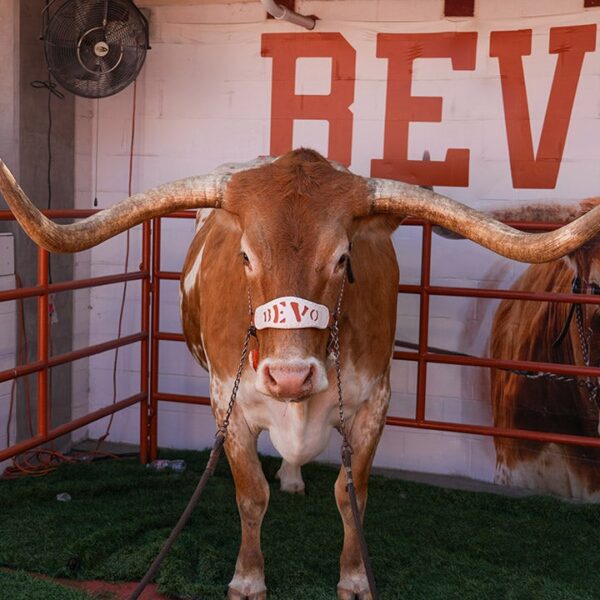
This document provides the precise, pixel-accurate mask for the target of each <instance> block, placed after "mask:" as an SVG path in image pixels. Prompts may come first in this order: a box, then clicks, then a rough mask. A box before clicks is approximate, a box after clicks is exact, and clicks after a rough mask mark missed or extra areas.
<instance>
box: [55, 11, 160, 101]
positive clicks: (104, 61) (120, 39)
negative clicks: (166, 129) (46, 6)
mask: <svg viewBox="0 0 600 600" xmlns="http://www.w3.org/2000/svg"><path fill="white" fill-rule="evenodd" d="M105 13H106V22H104V18H105ZM148 37H149V36H148V21H147V20H146V17H145V16H144V15H143V14H142V13H141V12H140V10H139V9H138V8H137V6H136V5H135V4H134V3H133V2H132V1H131V0H67V1H66V2H64V3H63V4H62V5H61V6H60V7H59V8H58V9H57V10H56V12H55V13H54V14H53V15H52V17H50V19H49V22H48V24H47V27H46V30H45V32H44V36H43V38H44V48H45V53H46V62H47V64H48V68H49V70H50V72H51V74H52V75H53V77H54V78H55V79H56V81H57V82H58V83H59V84H60V85H61V86H62V87H64V88H65V89H67V90H68V91H70V92H72V93H73V94H76V95H78V96H83V97H86V98H104V97H107V96H112V95H113V94H116V93H118V92H120V91H121V90H123V89H125V88H126V87H127V86H128V85H129V84H130V83H131V82H132V81H133V80H134V79H135V78H136V77H137V76H138V74H139V72H140V70H141V68H142V66H143V64H144V60H145V58H146V50H147V49H148V48H149V45H148ZM103 44H105V46H104V47H103V46H102V45H103Z"/></svg>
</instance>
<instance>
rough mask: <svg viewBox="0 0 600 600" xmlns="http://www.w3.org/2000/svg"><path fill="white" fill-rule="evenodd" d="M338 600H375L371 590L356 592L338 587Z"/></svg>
mask: <svg viewBox="0 0 600 600" xmlns="http://www.w3.org/2000/svg"><path fill="white" fill-rule="evenodd" d="M337 597H338V600H373V596H371V592H370V591H369V590H361V591H360V592H355V591H354V590H346V589H344V588H342V587H339V586H338V589H337Z"/></svg>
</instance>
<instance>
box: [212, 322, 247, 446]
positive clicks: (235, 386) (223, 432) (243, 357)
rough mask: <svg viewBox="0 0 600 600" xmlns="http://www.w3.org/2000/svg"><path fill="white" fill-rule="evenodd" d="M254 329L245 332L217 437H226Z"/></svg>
mask: <svg viewBox="0 0 600 600" xmlns="http://www.w3.org/2000/svg"><path fill="white" fill-rule="evenodd" d="M254 333H255V329H254V325H250V326H249V327H248V330H247V331H246V339H245V340H244V345H243V346H242V355H241V357H240V364H239V366H238V370H237V374H236V376H235V381H234V383H233V389H232V390H231V397H230V399H229V405H228V406H227V411H226V412H225V418H224V419H223V423H222V424H221V426H220V427H219V429H218V430H217V435H219V434H221V435H222V436H223V437H225V436H226V435H227V429H228V428H229V421H230V419H231V413H232V412H233V406H234V404H235V399H236V397H237V393H238V389H239V387H240V381H241V379H242V372H243V370H244V364H245V362H246V356H247V355H248V344H249V343H250V338H251V337H252V336H253V335H254Z"/></svg>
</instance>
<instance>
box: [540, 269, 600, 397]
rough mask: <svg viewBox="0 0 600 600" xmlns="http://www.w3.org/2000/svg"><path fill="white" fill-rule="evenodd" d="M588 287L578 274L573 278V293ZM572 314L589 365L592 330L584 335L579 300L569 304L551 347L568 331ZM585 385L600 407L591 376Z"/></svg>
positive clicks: (582, 350)
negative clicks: (564, 318)
mask: <svg viewBox="0 0 600 600" xmlns="http://www.w3.org/2000/svg"><path fill="white" fill-rule="evenodd" d="M588 287H590V286H589V284H588V283H587V282H586V283H585V285H582V280H581V278H580V277H579V275H577V276H575V277H574V278H573V282H572V285H571V289H572V291H573V293H574V294H582V293H583V292H584V290H587V288H588ZM592 289H593V288H592ZM596 293H600V290H598V292H596V290H594V294H596ZM573 315H575V324H576V326H577V337H578V338H579V347H580V350H581V355H582V357H583V362H584V364H585V366H586V367H589V366H590V362H591V352H590V350H591V344H590V340H591V336H592V331H591V330H588V332H587V335H586V332H585V326H584V321H583V309H582V307H581V303H580V302H574V303H573V304H571V308H570V309H569V312H568V314H567V318H566V320H565V324H564V325H563V327H562V329H561V331H560V333H559V334H558V337H557V338H556V339H555V340H554V342H553V343H552V347H553V348H557V347H558V346H560V344H561V343H562V342H563V340H564V339H565V337H566V335H567V333H568V331H569V328H570V327H571V322H572V321H573ZM596 381H597V378H596ZM585 387H586V388H587V390H588V393H589V395H590V399H591V400H592V401H593V402H594V404H595V405H596V406H597V407H598V409H600V388H599V387H598V384H597V383H594V381H593V380H592V378H591V377H588V378H587V379H586V381H585Z"/></svg>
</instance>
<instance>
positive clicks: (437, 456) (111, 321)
mask: <svg viewBox="0 0 600 600" xmlns="http://www.w3.org/2000/svg"><path fill="white" fill-rule="evenodd" d="M139 4H141V5H143V4H144V3H143V2H140V3H139ZM442 6H443V2H441V0H430V1H428V2H418V3H417V2H411V3H405V2H397V1H395V0H377V1H375V0H369V2H367V1H366V0H345V1H341V0H328V1H327V2H324V1H314V0H302V1H301V2H300V3H299V4H298V5H297V7H298V10H300V11H302V12H306V13H315V14H318V15H319V16H320V17H321V19H322V20H321V21H320V22H319V30H321V31H340V32H341V33H343V35H344V36H345V37H346V39H347V40H348V41H349V43H350V44H351V45H352V46H353V47H354V48H356V49H357V82H356V94H355V102H354V105H353V107H352V110H353V113H354V118H355V120H354V145H353V155H352V158H353V161H352V165H351V167H352V169H353V170H354V171H355V172H357V173H360V174H369V171H370V164H371V160H372V159H374V158H380V157H381V154H382V147H383V141H382V140H383V129H384V122H383V118H384V114H385V90H386V86H387V81H386V78H387V61H385V60H382V59H378V58H377V57H376V48H375V40H376V33H377V32H379V31H381V32H411V31H414V32H429V31H448V30H457V31H473V30H476V31H477V32H478V45H477V62H476V70H475V71H474V72H473V71H462V72H461V71H452V69H451V66H450V61H449V60H422V61H421V60H417V61H416V62H415V73H414V81H413V88H412V94H413V95H415V96H419V95H423V96H440V95H441V96H443V103H444V104H443V115H442V122H441V123H411V125H410V136H409V141H410V144H409V155H410V156H409V157H410V158H414V159H419V158H420V157H421V155H422V153H423V151H424V150H429V151H430V152H431V156H432V159H434V160H436V159H437V160H440V159H443V158H444V155H445V152H446V149H447V148H448V147H459V148H460V147H465V148H470V150H471V155H470V186H469V188H441V189H440V190H439V191H441V192H443V193H446V194H448V195H450V196H452V197H454V198H456V199H458V200H462V201H464V202H466V203H468V204H470V205H473V206H476V207H480V208H483V209H496V208H499V207H502V206H506V203H507V202H511V203H513V202H515V201H519V200H531V199H534V200H539V199H556V200H560V201H564V202H567V201H573V200H577V199H580V198H583V197H586V196H589V195H594V194H595V193H597V191H598V189H600V170H598V168H597V164H598V160H599V159H600V144H598V143H597V140H598V139H600V119H598V111H597V106H596V104H597V98H598V92H600V61H598V60H597V58H598V51H597V52H596V53H595V54H593V55H591V54H590V55H587V56H586V59H585V61H584V65H583V70H582V75H581V81H580V88H584V89H585V90H587V93H578V95H577V97H576V101H575V105H574V109H573V120H572V123H571V127H570V130H569V136H568V138H567V143H566V146H565V151H564V159H563V164H562V167H561V171H560V176H559V180H558V185H557V187H556V189H554V190H547V191H544V192H540V191H539V190H514V189H513V188H512V182H511V179H510V168H509V164H508V154H507V143H506V132H505V125H504V114H503V105H502V96H501V90H500V84H499V80H498V64H497V59H495V58H491V57H490V56H489V33H490V31H491V30H494V29H521V28H524V27H531V28H532V29H533V31H534V36H533V56H535V57H536V59H535V63H532V61H531V60H530V59H529V58H527V59H525V74H526V78H527V82H528V86H527V91H528V95H529V104H530V112H531V115H532V129H533V140H534V146H535V147H537V144H538V141H539V134H540V130H541V125H542V121H543V116H544V114H545V109H546V103H547V98H548V90H549V86H550V84H551V81H552V77H553V73H554V68H555V64H556V57H555V56H549V55H548V29H549V27H551V26H557V25H566V24H573V25H577V24H585V23H589V22H594V21H595V20H597V16H598V14H599V13H598V11H585V12H584V11H583V10H582V8H581V6H582V2H581V1H580V0H566V1H565V0H549V1H548V0H544V1H543V2H542V1H541V0H525V1H522V2H521V1H519V2H516V0H509V1H507V2H502V3H499V2H496V1H495V0H480V1H478V2H477V3H476V10H477V16H478V18H477V19H475V20H472V19H448V20H442ZM407 7H409V8H407ZM549 14H552V15H564V16H563V17H558V18H556V17H548V18H546V17H544V16H540V17H539V18H538V16H539V15H549ZM528 17H534V18H531V19H528ZM341 18H343V19H344V20H343V21H342V20H340V19H341ZM334 19H337V20H334ZM150 23H151V32H152V46H153V49H152V50H151V51H150V52H149V53H148V58H147V62H146V64H145V66H144V69H143V71H142V74H141V76H140V78H139V80H138V107H137V115H138V120H137V133H136V143H135V155H134V177H133V188H134V191H138V190H142V189H145V188H148V187H150V186H153V185H156V184H158V183H162V182H164V181H168V180H172V179H175V178H179V177H184V176H187V175H190V174H200V173H204V172H207V171H209V170H210V169H212V168H213V167H215V166H216V165H217V164H219V163H221V162H225V161H234V160H247V159H249V158H251V157H253V156H256V155H259V154H266V153H268V150H269V131H270V121H269V118H270V94H271V80H270V78H271V61H270V60H269V59H263V58H260V35H261V33H262V32H267V31H270V32H285V31H299V30H297V29H296V28H294V27H293V26H292V25H289V24H285V23H279V22H274V21H268V22H267V21H265V20H264V11H263V10H262V8H261V7H260V5H259V4H258V3H257V2H255V3H252V2H250V3H243V4H233V5H222V4H220V5H214V6H213V5H206V4H203V5H200V6H188V7H176V6H171V7H155V8H153V9H152V15H151V20H150ZM209 23H210V24H209ZM234 23H236V24H234ZM244 23H245V24H244ZM325 62H327V61H320V62H319V61H316V62H315V61H301V64H300V69H299V75H298V79H297V81H296V86H297V89H303V90H309V89H310V90H312V91H315V90H317V91H320V92H323V91H324V90H326V89H327V88H328V85H329V83H328V80H327V78H328V69H327V67H326V65H325V64H324V63H325ZM310 63H312V64H310ZM310 67H315V68H310ZM440 81H443V85H440ZM132 93H133V89H132V87H130V88H128V89H127V90H125V91H124V92H122V93H120V94H117V95H116V96H113V97H111V98H107V99H104V100H101V101H100V102H99V103H98V102H96V101H90V100H84V99H79V100H78V102H77V145H76V152H77V154H76V157H77V203H78V206H80V207H82V208H88V207H91V205H92V201H93V198H94V196H95V195H96V192H95V188H96V184H95V181H96V177H97V197H98V202H99V206H100V207H106V206H109V205H111V204H113V203H114V202H116V201H117V200H119V199H121V198H122V197H124V196H125V195H126V193H127V170H128V149H129V134H130V127H131V109H132V106H131V104H132ZM474 98H475V100H474ZM96 133H97V135H98V148H99V154H98V156H97V157H96V156H95V143H96V137H95V136H96ZM326 135H327V127H326V124H324V123H322V122H308V121H301V122H300V121H299V122H296V123H295V126H294V143H295V144H298V143H305V144H308V145H311V146H313V147H315V148H317V149H318V150H321V151H325V149H326ZM96 158H97V170H96V166H95V165H96ZM192 231H193V223H192V222H189V221H172V220H169V221H166V222H164V228H163V248H162V261H163V263H162V268H163V269H165V270H177V269H180V268H181V264H182V262H183V258H184V255H185V252H186V249H187V245H188V243H189V241H190V240H191V237H192ZM139 240H140V235H139V230H138V231H136V232H134V233H132V257H131V261H130V264H131V265H137V264H138V262H139ZM394 244H395V247H396V250H397V252H398V256H399V263H400V267H401V280H402V282H403V283H413V284H414V283H418V282H419V278H420V255H421V232H420V229H419V228H415V227H401V228H400V229H399V230H398V231H397V232H396V234H395V236H394ZM123 249H124V241H123V236H119V238H116V239H115V240H112V241H110V242H107V243H105V244H103V245H102V246H100V247H98V248H95V249H94V250H92V251H91V252H89V253H87V256H86V257H85V258H82V259H81V261H80V262H79V263H78V265H77V268H78V272H80V273H81V274H82V276H83V274H84V273H91V274H92V275H104V274H108V273H115V272H120V271H122V269H123V260H124V259H123ZM523 268H524V267H523V266H521V265H517V264H516V263H512V262H510V261H505V260H501V259H498V258H496V257H495V256H494V255H493V254H492V253H490V252H488V251H486V250H483V249H480V248H478V247H477V246H476V245H474V244H472V243H470V242H466V241H448V240H442V239H439V238H436V239H434V243H433V268H432V283H433V284H434V285H451V286H479V287H501V286H507V285H510V282H511V281H514V279H515V277H516V276H517V275H518V274H519V273H520V272H521V271H522V270H523ZM120 295H121V292H120V290H119V286H109V287H106V288H98V289H96V290H93V291H92V292H91V293H89V294H88V295H85V294H83V295H82V297H81V298H80V299H78V307H77V309H76V310H77V311H80V318H81V322H78V325H77V332H76V333H77V335H78V336H81V339H82V340H83V339H84V338H85V335H89V339H90V341H91V342H93V343H97V342H99V341H103V340H106V339H111V338H112V337H114V336H115V335H116V327H117V319H118V306H119V302H120ZM137 298H139V284H131V285H130V289H129V292H128V302H127V306H126V312H125V320H124V332H132V331H135V330H136V328H137V327H138V325H139V310H137V309H136V299H137ZM161 302H162V308H161V328H162V329H164V330H171V331H180V325H179V322H178V290H177V285H176V284H174V283H164V284H163V286H162V288H161ZM497 304H498V302H497V301H486V300H471V299H457V298H433V299H432V302H431V321H430V340H429V341H430V343H431V344H433V345H438V346H441V347H444V348H450V349H454V350H458V351H461V352H466V353H474V354H481V355H485V354H486V351H487V343H488V336H489V331H490V325H491V318H492V315H493V310H494V308H495V307H496V306H497ZM397 312H398V326H397V337H399V338H402V339H406V340H410V341H417V339H418V317H419V299H418V297H417V296H402V297H400V298H399V302H398V311H397ZM86 315H87V316H89V320H88V321H87V329H86V318H85V317H86ZM112 356H113V355H112V353H107V354H106V355H103V356H99V357H93V358H91V359H89V361H87V362H86V364H87V365H89V371H88V377H87V378H86V376H85V374H84V365H83V364H82V368H81V370H76V371H75V374H74V381H76V384H77V386H78V389H80V390H81V397H82V398H83V397H84V396H85V390H86V389H87V387H86V386H88V385H89V389H90V393H89V403H88V408H89V410H95V409H97V408H99V407H101V406H105V405H106V404H108V403H110V402H111V401H112V382H111V379H112ZM137 369H138V363H137V354H136V351H135V348H134V349H131V350H122V352H121V356H120V360H119V369H118V388H119V394H118V395H119V398H123V397H125V396H127V395H129V394H133V393H135V392H137V390H138V380H139V373H138V370H137ZM486 378H487V374H486V373H485V371H483V370H479V369H473V368H471V369H467V368H457V367H449V366H441V365H438V366H431V367H430V368H429V372H428V381H429V388H428V406H427V416H428V417H430V418H434V419H448V420H452V421H457V422H474V423H482V424H489V423H491V415H490V407H489V399H488V394H489V390H488V382H487V379H486ZM160 381H161V390H164V391H170V392H178V393H194V394H206V393H207V385H208V381H207V377H206V374H205V373H204V372H203V371H202V370H201V369H200V368H199V367H198V366H197V365H196V364H194V362H193V361H192V360H191V358H190V357H189V355H188V353H187V350H186V348H185V346H184V345H183V344H174V343H162V344H161V374H160ZM392 386H393V390H394V392H393V395H392V405H391V408H390V414H393V415H399V416H409V417H412V416H414V410H415V390H416V366H415V364H413V363H405V362H397V363H394V365H393V368H392ZM82 406H83V404H82ZM138 425H139V415H138V411H137V408H132V409H129V410H127V411H125V412H124V413H123V414H121V415H118V416H117V417H116V418H115V422H114V425H113V429H112V435H111V439H114V440H123V441H131V442H135V441H137V439H138V438H137V435H138ZM105 426H106V420H104V421H103V422H100V423H97V424H94V425H92V426H90V427H89V433H90V435H91V436H98V435H100V434H102V433H103V431H104V427H105ZM213 431H214V425H213V422H212V417H211V416H210V411H209V409H208V408H206V407H191V406H185V405H181V406H178V405H175V404H170V403H162V404H161V407H160V413H159V443H160V444H161V445H163V446H173V447H203V446H206V445H208V444H209V443H210V441H211V439H212V435H213ZM259 447H260V448H261V449H262V450H264V451H272V446H271V445H270V443H269V441H268V439H267V438H266V437H265V436H263V437H261V440H260V443H259ZM338 456H339V441H338V440H337V439H336V437H335V435H334V437H333V439H332V441H331V444H330V446H329V447H328V449H327V450H326V451H325V452H324V454H323V458H324V459H326V460H337V459H338ZM494 460H495V459H494V452H493V443H492V441H491V439H489V438H482V437H479V436H467V435H459V434H453V433H442V432H421V431H417V430H414V429H401V428H387V429H386V431H385V433H384V435H383V440H382V443H381V444H380V446H379V450H378V455H377V458H376V464H378V465H381V466H390V467H397V468H404V469H415V470H424V471H431V472H435V473H453V474H459V475H466V476H471V477H476V478H479V479H484V480H491V478H492V476H493V468H494Z"/></svg>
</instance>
